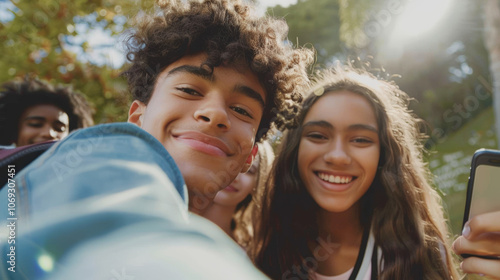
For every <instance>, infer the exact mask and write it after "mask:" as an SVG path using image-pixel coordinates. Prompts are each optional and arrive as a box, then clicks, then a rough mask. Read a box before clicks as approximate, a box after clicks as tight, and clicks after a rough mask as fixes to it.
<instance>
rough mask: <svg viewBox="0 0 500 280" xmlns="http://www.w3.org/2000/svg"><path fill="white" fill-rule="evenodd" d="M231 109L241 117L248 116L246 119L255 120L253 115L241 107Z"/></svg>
mask: <svg viewBox="0 0 500 280" xmlns="http://www.w3.org/2000/svg"><path fill="white" fill-rule="evenodd" d="M231 109H232V110H233V111H235V112H236V113H238V114H240V115H243V116H246V117H249V118H251V119H253V117H252V115H250V113H248V111H247V110H245V109H243V108H241V107H238V106H233V107H231Z"/></svg>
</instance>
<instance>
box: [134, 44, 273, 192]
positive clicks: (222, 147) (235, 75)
mask: <svg viewBox="0 0 500 280" xmlns="http://www.w3.org/2000/svg"><path fill="white" fill-rule="evenodd" d="M205 59H206V55H205V54H204V53H201V54H197V55H190V56H184V57H183V58H181V59H179V60H177V61H175V62H174V63H172V64H170V65H169V66H168V67H167V68H165V70H163V71H162V73H161V74H160V75H158V79H157V82H156V85H155V88H154V90H153V93H152V96H151V99H150V100H149V103H148V104H147V105H145V104H144V103H142V102H140V101H137V100H136V101H134V102H133V104H132V105H131V108H130V112H129V122H132V123H135V124H137V125H139V126H141V127H142V128H143V129H144V130H146V131H147V132H149V133H150V134H152V135H153V136H154V137H155V138H156V139H158V140H159V141H160V142H161V143H162V144H163V146H164V147H165V148H166V149H167V150H168V152H169V153H170V154H171V155H172V157H173V158H174V160H175V162H176V163H177V165H178V166H179V169H180V171H181V173H182V175H183V177H184V180H185V182H186V185H187V186H188V189H189V190H190V191H193V192H196V193H199V194H200V193H201V194H202V195H203V196H206V197H213V196H214V195H215V193H216V192H217V191H218V190H219V189H221V188H224V187H226V186H227V185H229V184H230V183H231V182H232V181H233V179H234V178H235V177H236V176H237V175H238V173H239V172H240V171H241V169H242V167H243V166H244V164H245V161H246V159H247V158H248V156H249V155H250V152H251V150H252V147H253V145H254V140H255V135H256V133H257V128H258V127H259V124H260V121H261V118H262V114H263V109H264V104H265V101H266V94H265V90H264V88H263V87H262V85H261V84H260V82H259V80H258V78H257V76H256V75H255V74H253V73H252V72H251V71H250V70H248V69H246V68H245V69H238V70H236V69H235V68H232V67H225V66H220V67H216V68H214V71H213V73H210V71H208V70H207V69H205V68H203V67H200V66H201V65H202V63H203V62H204V61H205Z"/></svg>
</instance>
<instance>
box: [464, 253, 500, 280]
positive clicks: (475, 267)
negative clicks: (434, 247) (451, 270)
mask: <svg viewBox="0 0 500 280" xmlns="http://www.w3.org/2000/svg"><path fill="white" fill-rule="evenodd" d="M460 267H461V268H462V270H463V271H464V272H465V273H474V274H483V275H486V276H488V277H489V278H490V279H500V260H487V259H481V258H476V257H470V258H467V259H465V260H464V261H463V262H462V263H461V264H460Z"/></svg>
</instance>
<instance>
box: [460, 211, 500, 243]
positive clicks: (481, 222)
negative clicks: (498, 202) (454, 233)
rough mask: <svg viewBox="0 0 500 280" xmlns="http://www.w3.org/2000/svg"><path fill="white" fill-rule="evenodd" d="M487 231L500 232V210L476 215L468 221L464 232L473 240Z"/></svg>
mask: <svg viewBox="0 0 500 280" xmlns="http://www.w3.org/2000/svg"><path fill="white" fill-rule="evenodd" d="M485 232H499V233H500V211H497V212H490V213H485V214H481V215H477V216H475V217H474V218H472V219H471V220H469V222H467V224H466V225H465V227H464V230H463V232H462V234H463V236H465V237H466V238H467V239H469V240H472V239H474V238H476V237H477V236H478V235H481V234H483V233H485Z"/></svg>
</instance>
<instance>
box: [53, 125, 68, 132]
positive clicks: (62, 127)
mask: <svg viewBox="0 0 500 280" xmlns="http://www.w3.org/2000/svg"><path fill="white" fill-rule="evenodd" d="M53 128H54V130H55V131H57V132H65V131H66V125H64V124H56V125H55V126H54V127H53Z"/></svg>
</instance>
